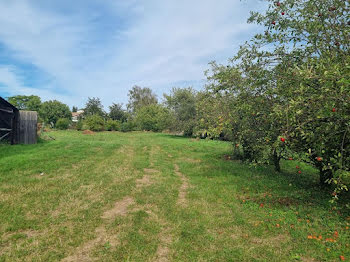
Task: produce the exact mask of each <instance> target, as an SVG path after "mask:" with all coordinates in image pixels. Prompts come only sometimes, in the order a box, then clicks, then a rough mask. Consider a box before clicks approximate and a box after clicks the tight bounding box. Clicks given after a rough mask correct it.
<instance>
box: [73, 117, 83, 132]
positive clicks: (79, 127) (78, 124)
mask: <svg viewBox="0 0 350 262" xmlns="http://www.w3.org/2000/svg"><path fill="white" fill-rule="evenodd" d="M83 126H84V121H83V120H82V119H79V120H78V122H77V124H76V126H75V127H76V129H77V130H78V131H80V130H83Z"/></svg>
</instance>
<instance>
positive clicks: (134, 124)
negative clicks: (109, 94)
mask: <svg viewBox="0 0 350 262" xmlns="http://www.w3.org/2000/svg"><path fill="white" fill-rule="evenodd" d="M197 94H198V93H197V92H196V91H195V90H194V89H192V88H190V87H189V88H173V89H172V91H171V93H170V94H164V97H163V101H162V102H159V101H158V98H157V96H156V95H155V94H154V92H153V91H152V90H151V89H150V88H148V87H143V88H142V87H139V86H134V87H133V88H132V89H131V90H129V93H128V97H129V101H128V104H127V105H126V108H123V105H122V104H118V103H113V104H112V105H111V106H109V110H108V112H106V111H105V110H104V106H103V105H102V102H101V100H100V99H99V98H98V97H93V98H88V101H87V102H86V104H85V106H84V108H81V109H80V110H78V108H77V107H75V106H73V108H72V110H70V108H69V106H68V105H66V104H64V103H62V102H60V101H57V100H52V101H46V102H43V103H42V102H41V98H40V97H38V96H33V95H32V96H20V95H19V96H13V97H9V98H8V100H9V102H10V103H12V104H13V105H15V106H16V107H17V108H19V109H20V110H33V111H37V112H38V114H39V122H41V123H43V124H44V125H46V126H49V127H51V128H57V129H68V128H72V129H77V130H91V131H122V132H128V131H138V130H144V131H154V132H160V131H163V130H167V131H171V132H177V133H181V134H184V135H186V136H192V135H193V133H194V130H195V127H196V99H197ZM77 111H80V112H81V113H80V114H78V122H72V112H77Z"/></svg>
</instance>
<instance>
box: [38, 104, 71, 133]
mask: <svg viewBox="0 0 350 262" xmlns="http://www.w3.org/2000/svg"><path fill="white" fill-rule="evenodd" d="M39 115H40V117H41V118H42V119H43V120H44V122H45V123H47V124H51V125H52V126H53V127H54V126H55V125H56V122H57V120H58V119H60V118H67V119H71V118H72V114H71V112H70V110H69V107H68V106H67V105H65V104H63V103H61V102H59V101H57V100H51V101H47V102H44V103H43V104H42V105H41V108H40V111H39Z"/></svg>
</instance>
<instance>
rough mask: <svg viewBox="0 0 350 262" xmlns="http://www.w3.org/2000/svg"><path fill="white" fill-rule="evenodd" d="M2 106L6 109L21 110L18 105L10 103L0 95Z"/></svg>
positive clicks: (0, 105) (0, 104)
mask: <svg viewBox="0 0 350 262" xmlns="http://www.w3.org/2000/svg"><path fill="white" fill-rule="evenodd" d="M0 107H2V108H6V109H12V110H13V111H19V110H18V108H17V107H15V106H14V105H12V104H10V103H9V102H8V101H7V100H5V99H4V98H2V97H1V96H0Z"/></svg>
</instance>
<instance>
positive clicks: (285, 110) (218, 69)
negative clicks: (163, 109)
mask: <svg viewBox="0 0 350 262" xmlns="http://www.w3.org/2000/svg"><path fill="white" fill-rule="evenodd" d="M267 2H269V3H270V4H269V8H268V10H267V11H266V12H265V13H264V14H260V13H255V12H253V13H252V14H251V17H250V18H249V22H252V23H257V24H260V25H262V26H264V27H265V30H264V32H263V33H261V34H257V35H256V36H255V37H254V38H253V39H252V40H251V41H250V42H247V43H246V44H244V45H243V46H242V47H241V48H240V50H239V52H238V53H237V55H236V56H235V57H234V58H233V59H232V60H231V61H232V65H228V66H224V65H217V64H216V63H212V70H211V71H210V72H207V77H208V84H207V90H206V92H205V93H204V94H203V95H202V96H201V98H200V99H199V103H198V114H199V117H198V118H199V128H200V129H202V131H203V130H204V131H205V132H207V134H209V135H210V136H213V137H219V136H221V135H222V133H223V132H225V133H226V132H228V133H230V134H229V136H228V137H229V138H230V140H232V142H233V143H234V144H235V145H237V148H238V149H239V150H240V151H241V156H242V158H243V159H245V160H248V161H251V162H254V163H269V162H271V163H274V164H275V166H276V169H277V170H279V161H280V159H281V158H286V157H288V156H290V155H291V154H294V155H296V156H297V157H298V158H299V159H300V160H302V161H305V162H308V163H311V164H312V165H314V166H315V167H316V168H318V169H319V171H320V182H321V184H323V185H324V183H325V182H327V181H328V182H333V183H334V184H336V185H337V186H338V185H341V186H340V187H341V188H342V189H345V190H347V187H346V186H344V183H346V182H344V183H343V182H342V181H345V179H344V175H341V176H338V175H336V174H337V173H341V174H345V173H348V171H349V168H350V142H349V141H350V139H349V135H350V130H349V129H350V126H349V123H350V118H349V117H350V103H349V101H350V84H349V83H350V80H349V79H350V59H349V55H348V54H349V47H350V42H349V41H350V39H349V37H348V35H349V33H350V32H349V29H350V26H349V23H348V13H349V8H350V6H349V3H348V2H347V1H342V0H333V1H319V0H298V1H297V0H285V1H281V2H278V1H277V2H276V1H272V0H269V1H267ZM340 171H341V172H340ZM338 188H339V186H338Z"/></svg>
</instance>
